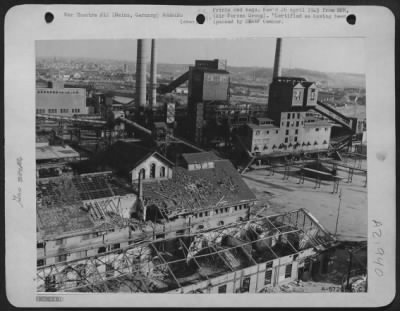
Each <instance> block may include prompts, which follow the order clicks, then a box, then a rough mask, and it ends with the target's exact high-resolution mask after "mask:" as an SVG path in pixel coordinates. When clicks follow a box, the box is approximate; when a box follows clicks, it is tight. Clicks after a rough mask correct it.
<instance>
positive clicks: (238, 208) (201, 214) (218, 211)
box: [193, 204, 246, 218]
mask: <svg viewBox="0 0 400 311" xmlns="http://www.w3.org/2000/svg"><path fill="white" fill-rule="evenodd" d="M245 208H246V205H245V204H242V205H237V206H235V207H234V210H235V211H241V210H242V209H245ZM214 213H215V214H223V213H229V207H223V208H217V209H215V210H214ZM193 216H194V217H195V218H201V217H208V216H211V215H210V212H209V211H205V212H199V213H196V214H193Z"/></svg>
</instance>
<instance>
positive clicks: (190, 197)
mask: <svg viewBox="0 0 400 311" xmlns="http://www.w3.org/2000/svg"><path fill="white" fill-rule="evenodd" d="M149 150H150V149H149ZM149 150H146V149H145V148H142V150H141V152H140V153H139V152H138V151H139V148H138V146H135V147H130V146H129V144H128V143H125V142H118V143H116V144H115V146H114V148H111V149H109V150H108V151H107V152H105V153H104V154H103V155H100V156H99V158H97V159H96V161H98V162H96V164H97V165H100V166H101V167H105V166H107V167H113V168H114V169H115V172H116V173H117V172H118V173H119V175H115V174H113V173H112V172H98V173H89V174H82V175H77V176H64V177H55V178H42V179H38V180H37V192H36V193H37V241H38V244H37V252H38V271H39V270H42V268H43V269H46V268H48V267H50V266H52V265H56V264H58V263H62V264H67V263H68V262H70V261H79V262H80V264H84V263H85V262H87V261H88V260H89V258H91V257H92V256H97V255H98V254H102V253H107V252H111V253H113V254H114V255H117V254H118V252H119V250H121V252H122V249H124V248H126V247H129V246H130V245H133V244H136V243H141V241H145V240H154V239H164V238H173V237H176V236H181V235H185V234H192V233H195V232H200V231H202V230H209V229H213V228H216V227H220V226H224V225H228V224H234V223H236V222H237V221H244V220H246V219H248V218H249V210H250V207H251V205H252V203H253V202H254V201H255V199H256V198H255V196H254V194H253V193H252V192H251V190H250V189H249V188H248V187H247V185H246V184H245V183H244V181H243V180H242V179H241V176H240V175H239V173H238V172H237V171H236V169H235V168H234V167H233V165H232V164H231V163H230V162H229V161H227V160H222V159H220V158H218V157H217V156H216V155H215V154H213V153H209V152H205V153H196V154H183V155H182V159H181V165H180V166H173V165H172V163H171V162H170V161H169V160H168V159H166V158H164V157H163V156H162V155H160V154H158V153H157V152H154V151H151V150H150V151H149ZM127 151H129V152H127ZM133 151H134V152H133ZM124 153H125V156H123V154H124ZM101 160H103V161H105V162H103V163H100V162H101ZM126 160H129V161H130V162H128V163H126V164H124V165H120V164H121V163H125V161H126ZM123 171H124V172H125V173H124V174H122V175H124V176H130V179H126V178H123V177H119V176H121V173H122V172H123ZM138 178H139V179H138ZM114 255H113V256H114ZM99 269H105V270H107V269H109V267H108V266H107V264H103V266H102V267H100V268H99ZM110 269H111V268H110ZM113 269H114V268H113ZM63 271H64V272H65V273H64V272H63V273H61V274H59V275H56V272H55V271H54V270H53V271H52V272H51V271H50V272H49V273H50V274H51V275H49V276H48V277H47V278H46V277H45V278H44V279H42V280H41V282H42V283H41V285H40V290H46V291H47V290H52V286H53V285H52V284H53V283H54V282H56V280H57V279H58V278H59V277H63V278H65V277H66V276H65V275H66V274H68V271H70V269H69V270H68V269H67V270H63ZM59 272H60V271H59ZM110 273H111V272H110Z"/></svg>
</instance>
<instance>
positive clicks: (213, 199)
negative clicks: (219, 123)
mask: <svg viewBox="0 0 400 311" xmlns="http://www.w3.org/2000/svg"><path fill="white" fill-rule="evenodd" d="M143 196H144V200H145V203H146V204H147V205H156V206H158V208H159V209H160V210H161V211H162V212H163V213H164V215H166V216H168V217H173V216H174V215H178V214H184V213H190V212H193V211H197V210H203V209H209V208H214V207H216V206H217V205H218V206H221V207H222V206H230V205H233V204H240V203H241V202H246V201H250V200H255V199H256V197H255V195H254V193H253V192H252V191H251V190H250V188H249V187H248V186H247V185H246V183H245V182H244V181H243V180H242V177H241V176H240V174H239V173H238V172H237V171H236V169H235V168H234V167H233V165H232V163H231V162H230V161H228V160H217V161H215V166H214V168H208V169H202V170H196V171H189V170H186V169H184V168H182V167H175V168H173V174H172V178H171V179H168V180H159V181H155V182H146V183H143Z"/></svg>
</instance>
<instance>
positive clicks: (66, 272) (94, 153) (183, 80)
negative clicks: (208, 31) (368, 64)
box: [36, 38, 368, 294]
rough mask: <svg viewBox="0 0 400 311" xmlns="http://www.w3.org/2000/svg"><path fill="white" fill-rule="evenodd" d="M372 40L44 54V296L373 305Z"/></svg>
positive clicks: (40, 193) (104, 47) (40, 152)
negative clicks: (283, 297) (343, 298)
mask: <svg viewBox="0 0 400 311" xmlns="http://www.w3.org/2000/svg"><path fill="white" fill-rule="evenodd" d="M364 66H365V64H364V45H363V39H362V38H244V39H243V38H238V39H229V40H228V39H198V40H190V39H187V40H185V39H180V40H173V39H171V40H168V39H163V40H156V39H138V40H75V41H74V40H72V41H71V40H67V41H57V40H56V41H37V42H36V213H37V279H36V280H37V290H38V291H40V292H57V291H66V292H70V291H73V292H95V293H97V292H113V293H115V292H117V293H138V292H139V293H140V292H143V293H182V294H184V293H219V294H224V293H276V292H296V293H299V292H301V293H313V292H366V291H367V290H368V288H367V283H368V282H367V278H368V273H367V207H368V204H367V158H366V150H367V139H366V137H367V136H366V133H367V124H366V104H367V103H366V89H365V72H364Z"/></svg>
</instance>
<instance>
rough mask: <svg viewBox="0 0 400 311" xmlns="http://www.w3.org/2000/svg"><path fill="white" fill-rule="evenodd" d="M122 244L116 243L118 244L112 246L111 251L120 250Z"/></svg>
mask: <svg viewBox="0 0 400 311" xmlns="http://www.w3.org/2000/svg"><path fill="white" fill-rule="evenodd" d="M120 246H121V245H120V243H116V244H113V245H112V246H111V249H119V248H120Z"/></svg>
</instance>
